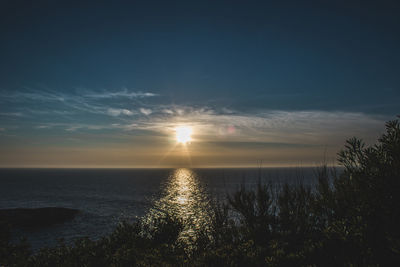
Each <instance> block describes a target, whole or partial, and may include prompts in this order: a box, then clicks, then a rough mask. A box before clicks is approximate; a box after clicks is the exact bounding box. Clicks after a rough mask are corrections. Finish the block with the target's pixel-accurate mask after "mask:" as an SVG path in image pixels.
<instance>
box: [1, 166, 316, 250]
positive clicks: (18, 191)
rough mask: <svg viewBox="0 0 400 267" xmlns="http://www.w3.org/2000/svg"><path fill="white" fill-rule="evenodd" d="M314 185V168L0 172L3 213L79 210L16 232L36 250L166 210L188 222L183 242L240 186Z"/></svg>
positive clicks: (98, 234) (101, 233)
mask: <svg viewBox="0 0 400 267" xmlns="http://www.w3.org/2000/svg"><path fill="white" fill-rule="evenodd" d="M260 179H261V180H262V181H265V182H271V183H272V184H275V185H279V184H282V183H289V184H296V183H300V182H301V183H304V184H308V185H312V184H314V183H315V181H316V169H315V168H262V169H187V168H180V169H0V209H5V208H39V207H66V208H74V209H79V210H80V211H81V212H80V213H79V214H78V215H77V216H76V217H75V218H74V219H73V220H71V221H68V222H66V223H63V224H58V225H54V226H51V227H47V228H43V229H36V230H34V231H32V230H30V231H27V230H16V231H14V232H13V237H14V239H18V238H19V237H21V236H25V237H26V238H27V239H28V241H29V242H30V243H31V244H32V247H33V248H34V249H38V248H40V247H43V246H53V245H55V244H57V238H63V239H65V241H66V242H71V241H72V240H74V239H75V238H78V237H83V236H87V237H89V238H93V239H96V238H100V237H101V236H104V235H106V234H108V233H110V232H112V231H113V229H115V227H116V226H117V225H118V223H120V222H121V221H128V222H133V221H135V220H138V219H140V218H142V219H151V217H153V216H157V215H158V214H160V213H161V212H163V211H168V212H169V213H173V214H174V215H176V216H178V217H179V218H181V219H182V220H183V221H184V222H186V225H187V226H186V228H185V229H184V231H183V233H182V236H181V238H182V239H185V238H189V237H190V236H191V235H193V232H195V231H196V229H198V228H201V227H207V220H208V219H207V218H208V216H209V210H208V208H209V205H208V201H209V200H210V199H218V200H219V201H224V200H226V196H227V195H228V194H231V193H233V192H234V191H235V190H237V189H238V188H239V186H240V185H241V184H245V185H246V186H247V187H250V188H251V187H254V186H255V185H256V183H257V181H258V180H260Z"/></svg>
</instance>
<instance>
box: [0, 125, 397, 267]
mask: <svg viewBox="0 0 400 267" xmlns="http://www.w3.org/2000/svg"><path fill="white" fill-rule="evenodd" d="M338 161H339V163H340V164H342V166H343V171H342V172H341V173H340V174H339V175H338V174H336V173H330V169H329V168H327V167H326V166H322V167H321V168H320V169H319V171H318V175H317V183H316V186H315V187H312V188H311V187H309V186H304V185H301V184H300V185H298V186H289V185H283V186H282V187H281V188H278V189H277V188H273V186H272V185H271V184H263V183H261V182H259V183H258V186H257V188H256V189H255V190H250V189H247V188H245V187H244V186H242V187H241V188H240V189H239V190H238V191H237V192H236V193H234V194H232V195H230V196H229V197H228V201H227V203H221V202H216V203H214V204H213V211H214V212H213V216H212V222H211V228H210V229H209V231H207V232H204V233H198V239H197V240H196V244H195V246H194V247H193V251H191V252H190V253H188V252H187V250H185V249H184V247H182V246H181V245H180V244H179V242H177V240H178V236H179V233H180V231H181V230H182V229H183V226H182V222H180V221H179V220H177V219H176V218H173V217H172V216H171V215H168V214H165V216H162V217H160V218H158V219H155V220H154V221H152V222H137V223H134V224H128V223H123V224H121V225H120V226H119V227H117V229H116V230H115V231H114V232H113V233H112V234H111V235H109V236H106V237H103V238H102V239H100V240H97V241H93V240H89V239H87V238H83V239H79V240H77V241H76V242H75V244H74V245H66V244H65V243H64V242H63V241H62V240H61V241H60V243H59V245H58V246H56V247H53V248H43V249H42V250H40V251H39V252H38V253H35V254H33V253H32V252H31V251H30V249H29V246H28V245H27V244H26V242H23V241H22V242H21V243H19V244H16V245H15V244H11V243H10V242H9V235H8V234H7V233H8V232H7V231H5V230H4V229H6V227H1V229H2V231H1V233H0V239H1V240H0V265H1V266H3V265H4V266H148V265H151V266H204V265H206V266H248V265H250V266H266V265H268V266H343V265H347V266H396V265H397V266H399V265H400V227H399V224H400V124H399V121H398V120H396V121H390V122H388V123H387V124H386V133H385V134H383V135H382V136H381V137H380V138H379V139H378V142H377V143H376V144H375V145H372V146H366V145H365V144H364V143H363V142H362V141H361V140H359V139H357V138H352V139H349V140H348V141H347V143H346V145H345V147H344V149H343V150H342V151H340V152H339V154H338Z"/></svg>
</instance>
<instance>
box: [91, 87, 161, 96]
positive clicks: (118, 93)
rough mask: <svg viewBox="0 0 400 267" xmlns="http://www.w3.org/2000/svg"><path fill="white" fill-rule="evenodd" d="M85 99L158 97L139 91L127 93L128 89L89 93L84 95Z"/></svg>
mask: <svg viewBox="0 0 400 267" xmlns="http://www.w3.org/2000/svg"><path fill="white" fill-rule="evenodd" d="M84 96H86V97H91V98H117V97H118V98H119V97H121V98H130V99H132V98H146V97H154V96H158V94H155V93H151V92H141V91H137V92H135V91H129V90H128V89H126V88H124V89H122V90H120V91H103V92H101V93H89V94H86V95H84Z"/></svg>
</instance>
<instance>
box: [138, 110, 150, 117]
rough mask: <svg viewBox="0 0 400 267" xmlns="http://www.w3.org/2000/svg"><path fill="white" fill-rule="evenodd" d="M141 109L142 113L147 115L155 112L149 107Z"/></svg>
mask: <svg viewBox="0 0 400 267" xmlns="http://www.w3.org/2000/svg"><path fill="white" fill-rule="evenodd" d="M139 111H140V112H141V113H142V114H144V115H146V116H148V115H150V114H151V113H153V111H152V110H151V109H149V108H140V109H139Z"/></svg>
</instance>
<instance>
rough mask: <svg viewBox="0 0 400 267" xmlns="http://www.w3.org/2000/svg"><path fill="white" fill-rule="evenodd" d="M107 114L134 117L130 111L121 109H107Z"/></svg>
mask: <svg viewBox="0 0 400 267" xmlns="http://www.w3.org/2000/svg"><path fill="white" fill-rule="evenodd" d="M107 113H108V114H109V115H111V116H119V115H127V116H132V115H133V114H135V113H133V112H132V111H130V110H128V109H121V108H119V109H118V108H109V109H107Z"/></svg>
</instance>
